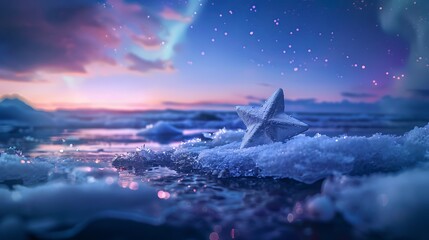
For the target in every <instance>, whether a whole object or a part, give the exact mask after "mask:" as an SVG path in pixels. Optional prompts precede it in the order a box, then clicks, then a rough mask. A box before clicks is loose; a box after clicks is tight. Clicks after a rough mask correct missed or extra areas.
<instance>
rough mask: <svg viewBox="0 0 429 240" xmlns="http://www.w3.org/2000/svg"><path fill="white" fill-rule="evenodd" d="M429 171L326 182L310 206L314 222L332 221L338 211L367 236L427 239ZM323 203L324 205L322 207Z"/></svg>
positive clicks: (308, 209) (414, 170) (344, 178)
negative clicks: (381, 234)
mask: <svg viewBox="0 0 429 240" xmlns="http://www.w3.org/2000/svg"><path fill="white" fill-rule="evenodd" d="M428 188H429V169H427V168H423V169H413V170H408V171H405V172H402V173H400V174H385V175H382V174H378V175H373V176H370V177H360V178H357V177H354V178H350V177H338V178H333V179H329V180H326V181H325V182H324V185H323V189H322V195H320V196H316V197H313V198H312V199H310V200H309V201H308V202H307V203H306V209H307V213H309V217H310V218H312V219H314V220H330V219H332V218H333V216H334V214H333V212H334V211H337V212H339V213H340V214H341V215H342V216H343V217H344V218H345V219H346V220H347V221H348V222H349V223H351V224H352V225H353V226H355V227H356V228H357V229H358V230H360V231H363V232H365V233H371V232H372V233H383V234H384V235H385V236H389V237H390V238H395V239H396V238H398V239H407V238H408V239H426V237H427V233H428V227H429V205H428V202H429V194H428V193H427V191H425V190H424V189H428ZM321 202H323V204H321Z"/></svg>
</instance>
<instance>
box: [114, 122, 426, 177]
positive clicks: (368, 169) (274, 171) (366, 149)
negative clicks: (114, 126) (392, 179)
mask: <svg viewBox="0 0 429 240" xmlns="http://www.w3.org/2000/svg"><path fill="white" fill-rule="evenodd" d="M243 135H244V132H243V131H226V130H221V131H219V132H217V133H215V134H213V136H211V138H212V141H201V140H199V139H193V140H190V141H188V142H185V143H183V144H181V145H180V146H179V147H178V148H176V149H174V150H172V151H169V152H160V153H157V152H153V151H149V152H148V151H142V152H139V153H136V154H134V155H130V156H128V157H127V156H125V157H122V158H121V161H122V162H126V161H129V162H132V163H133V164H135V165H136V166H135V167H139V166H138V165H139V162H140V163H142V165H145V164H146V163H147V162H151V159H157V162H160V163H162V164H163V165H166V166H167V167H172V168H174V169H176V168H179V169H180V170H183V169H184V170H188V171H200V172H205V173H208V174H213V175H217V176H218V177H242V176H256V177H275V178H292V179H294V180H297V181H300V182H304V183H308V184H310V183H314V182H316V181H318V180H321V179H324V178H326V177H328V176H332V175H341V174H348V175H357V176H359V175H367V174H371V173H377V172H395V171H400V170H403V169H406V168H411V167H413V166H416V165H417V164H419V163H422V162H427V161H428V160H429V125H427V126H425V127H422V128H415V129H413V130H411V131H409V132H408V133H406V134H404V135H402V136H391V135H381V134H375V135H373V136H371V137H362V136H339V137H328V136H324V135H320V134H317V135H315V136H314V137H309V136H305V135H299V136H296V137H294V138H292V139H290V140H289V141H288V142H285V143H274V144H268V145H262V146H255V147H250V148H247V149H240V143H241V139H242V137H243Z"/></svg>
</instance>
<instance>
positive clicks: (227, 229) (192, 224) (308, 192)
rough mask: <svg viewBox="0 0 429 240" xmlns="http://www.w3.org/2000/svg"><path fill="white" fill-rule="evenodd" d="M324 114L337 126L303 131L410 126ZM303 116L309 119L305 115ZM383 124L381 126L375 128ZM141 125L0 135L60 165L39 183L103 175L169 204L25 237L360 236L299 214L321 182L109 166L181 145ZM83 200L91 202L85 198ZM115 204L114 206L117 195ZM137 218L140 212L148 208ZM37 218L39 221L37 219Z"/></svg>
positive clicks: (367, 131) (393, 130)
mask: <svg viewBox="0 0 429 240" xmlns="http://www.w3.org/2000/svg"><path fill="white" fill-rule="evenodd" d="M329 119H330V120H329V121H330V122H332V121H333V120H332V119H336V120H335V122H336V124H335V125H333V124H330V125H329V124H328V127H327V126H326V124H325V125H324V124H315V125H316V127H314V128H312V129H310V131H309V132H307V134H309V135H314V134H316V133H319V132H321V133H323V134H327V135H340V134H351V135H365V136H368V135H371V134H373V133H376V132H383V133H389V134H402V133H403V132H405V130H409V129H410V128H411V127H409V126H410V125H412V124H414V122H413V123H409V124H408V125H406V124H403V122H400V121H399V122H400V124H397V125H391V124H385V123H383V122H380V123H379V125H374V127H372V126H371V124H368V121H367V120H362V121H360V122H358V123H354V125H353V124H350V118H349V117H348V118H341V116H340V117H338V118H332V117H331V118H329ZM338 119H341V120H338ZM347 119H348V120H347ZM365 119H367V118H365ZM307 120H309V121H311V120H310V117H308V119H307ZM327 121H328V120H327ZM338 122H341V123H338ZM422 122H423V121H422ZM381 125H382V126H383V127H380V126H381ZM353 126H355V127H353ZM141 130H142V129H135V128H72V129H46V128H45V129H27V130H23V131H20V132H15V133H9V134H8V135H7V136H6V135H3V136H2V137H1V149H2V150H3V151H5V150H6V149H7V148H9V147H11V146H14V147H15V148H17V149H19V150H21V151H22V152H23V155H24V156H27V158H28V159H32V161H41V159H49V160H50V161H53V162H55V163H61V164H58V165H56V167H55V171H56V172H55V174H56V175H55V174H51V175H50V178H48V179H47V180H46V181H44V182H40V183H39V184H40V185H43V184H47V182H52V181H56V180H57V179H60V180H62V181H65V182H67V184H71V185H73V184H82V183H84V184H87V183H88V182H93V181H98V180H100V179H104V180H103V181H106V183H107V184H113V185H118V186H119V187H120V188H122V189H126V190H127V191H136V190H138V189H142V188H150V189H153V190H154V193H153V194H152V195H153V197H154V198H156V199H158V200H157V201H164V200H165V201H166V202H169V204H170V206H169V207H167V208H163V207H160V206H161V205H160V206H158V205H157V204H158V202H157V201H156V203H157V204H155V206H157V208H158V207H159V212H158V215H162V217H161V219H162V220H160V221H158V222H151V220H147V219H140V218H135V217H133V216H134V215H132V214H134V213H135V212H136V206H132V207H131V206H129V207H128V206H124V207H123V208H121V212H123V213H126V214H125V216H122V215H120V214H117V213H115V214H113V215H103V216H104V217H102V218H95V220H94V219H92V218H91V217H92V216H91V215H90V214H88V215H85V214H83V215H82V216H80V217H78V218H77V220H76V219H75V220H73V221H70V222H68V223H64V222H60V223H58V224H51V225H49V227H45V228H41V229H43V230H40V229H39V230H34V223H32V224H33V225H31V226H33V228H31V227H30V228H27V230H26V231H25V234H26V236H27V237H28V236H30V235H31V236H33V239H45V238H51V239H88V238H94V237H95V236H97V237H101V236H104V237H103V239H115V237H116V234H119V236H120V239H132V238H137V237H139V238H145V237H157V238H173V237H174V238H178V239H353V238H359V236H361V235H359V233H358V235H356V231H354V230H353V229H352V227H351V226H350V225H349V224H348V223H347V222H346V221H344V220H343V219H342V218H341V217H340V216H337V217H336V218H335V219H334V220H333V221H330V222H327V223H323V222H312V221H308V220H305V219H301V218H300V213H301V212H302V211H303V209H302V208H303V203H304V202H305V200H306V199H307V198H308V197H309V196H313V195H316V194H318V193H320V189H321V184H322V181H318V182H316V183H313V184H304V183H300V182H297V181H294V180H289V179H273V178H254V177H247V178H217V177H215V176H212V175H207V174H204V173H201V172H192V171H181V170H180V169H178V168H169V167H165V166H156V164H155V166H148V167H143V168H135V167H133V166H129V165H126V164H125V165H121V164H117V165H112V161H113V159H114V158H115V157H117V156H118V155H121V154H125V153H127V152H136V151H139V150H140V149H141V148H142V147H145V148H150V149H153V150H156V151H160V152H162V151H168V150H169V149H171V148H173V147H175V146H177V145H178V144H179V141H172V142H168V143H165V142H163V143H161V142H156V141H151V140H149V139H147V138H145V137H142V136H139V135H138V134H137V133H138V132H140V131H141ZM215 130H216V129H210V128H204V129H199V128H198V127H194V128H190V129H185V132H184V133H185V137H184V139H186V136H195V135H196V134H197V135H198V134H200V135H202V133H206V132H213V131H215ZM59 166H61V167H59ZM53 175H54V177H53ZM17 183H18V184H20V183H21V182H19V181H15V182H14V179H11V181H8V182H3V183H0V184H2V185H4V186H7V187H9V188H11V189H14V185H16V184H17ZM21 184H22V183H21ZM36 185H37V184H36ZM115 191H116V190H115ZM112 201H113V200H112ZM84 204H85V202H84ZM86 204H88V206H91V203H86ZM114 204H118V205H120V204H121V201H118V202H114ZM145 204H146V203H144V202H142V203H141V206H139V204H137V209H139V208H140V207H142V208H144V207H146V206H143V205H145ZM82 208H83V209H85V207H82ZM77 209H81V208H79V207H78V208H77ZM82 211H84V210H82ZM139 216H146V213H145V214H141V215H139ZM30 218H31V217H30ZM88 219H89V220H88ZM91 219H92V220H91ZM38 221H41V220H37V221H36V222H38ZM1 224H2V223H0V225H1ZM3 224H4V223H3ZM38 224H41V225H43V224H45V223H44V222H39V223H38ZM36 225H37V224H36ZM0 228H1V226H0ZM100 229H101V230H100ZM125 229H129V230H125ZM139 229H144V231H143V230H139ZM100 231H101V232H100ZM365 237H371V236H370V235H365Z"/></svg>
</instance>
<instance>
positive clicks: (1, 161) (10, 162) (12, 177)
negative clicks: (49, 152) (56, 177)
mask: <svg viewBox="0 0 429 240" xmlns="http://www.w3.org/2000/svg"><path fill="white" fill-rule="evenodd" d="M52 167H53V165H52V164H51V163H48V162H45V161H36V160H34V159H28V158H25V157H24V156H20V155H16V154H7V153H0V183H4V184H7V185H11V184H24V185H33V184H37V183H40V182H45V181H47V180H48V177H49V172H50V170H51V169H52Z"/></svg>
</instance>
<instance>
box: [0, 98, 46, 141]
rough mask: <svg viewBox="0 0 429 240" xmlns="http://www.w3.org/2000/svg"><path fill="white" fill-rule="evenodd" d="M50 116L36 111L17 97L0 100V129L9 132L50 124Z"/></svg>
mask: <svg viewBox="0 0 429 240" xmlns="http://www.w3.org/2000/svg"><path fill="white" fill-rule="evenodd" d="M52 123H53V121H52V116H51V115H50V114H49V113H47V112H43V111H38V110H35V109H34V108H32V107H31V106H30V105H28V104H27V103H25V102H24V101H23V100H22V99H20V98H19V97H18V96H10V97H6V98H3V99H0V127H1V128H2V129H3V131H2V130H1V129H0V133H1V132H10V131H12V130H13V129H14V128H15V127H38V126H49V125H50V124H52Z"/></svg>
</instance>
